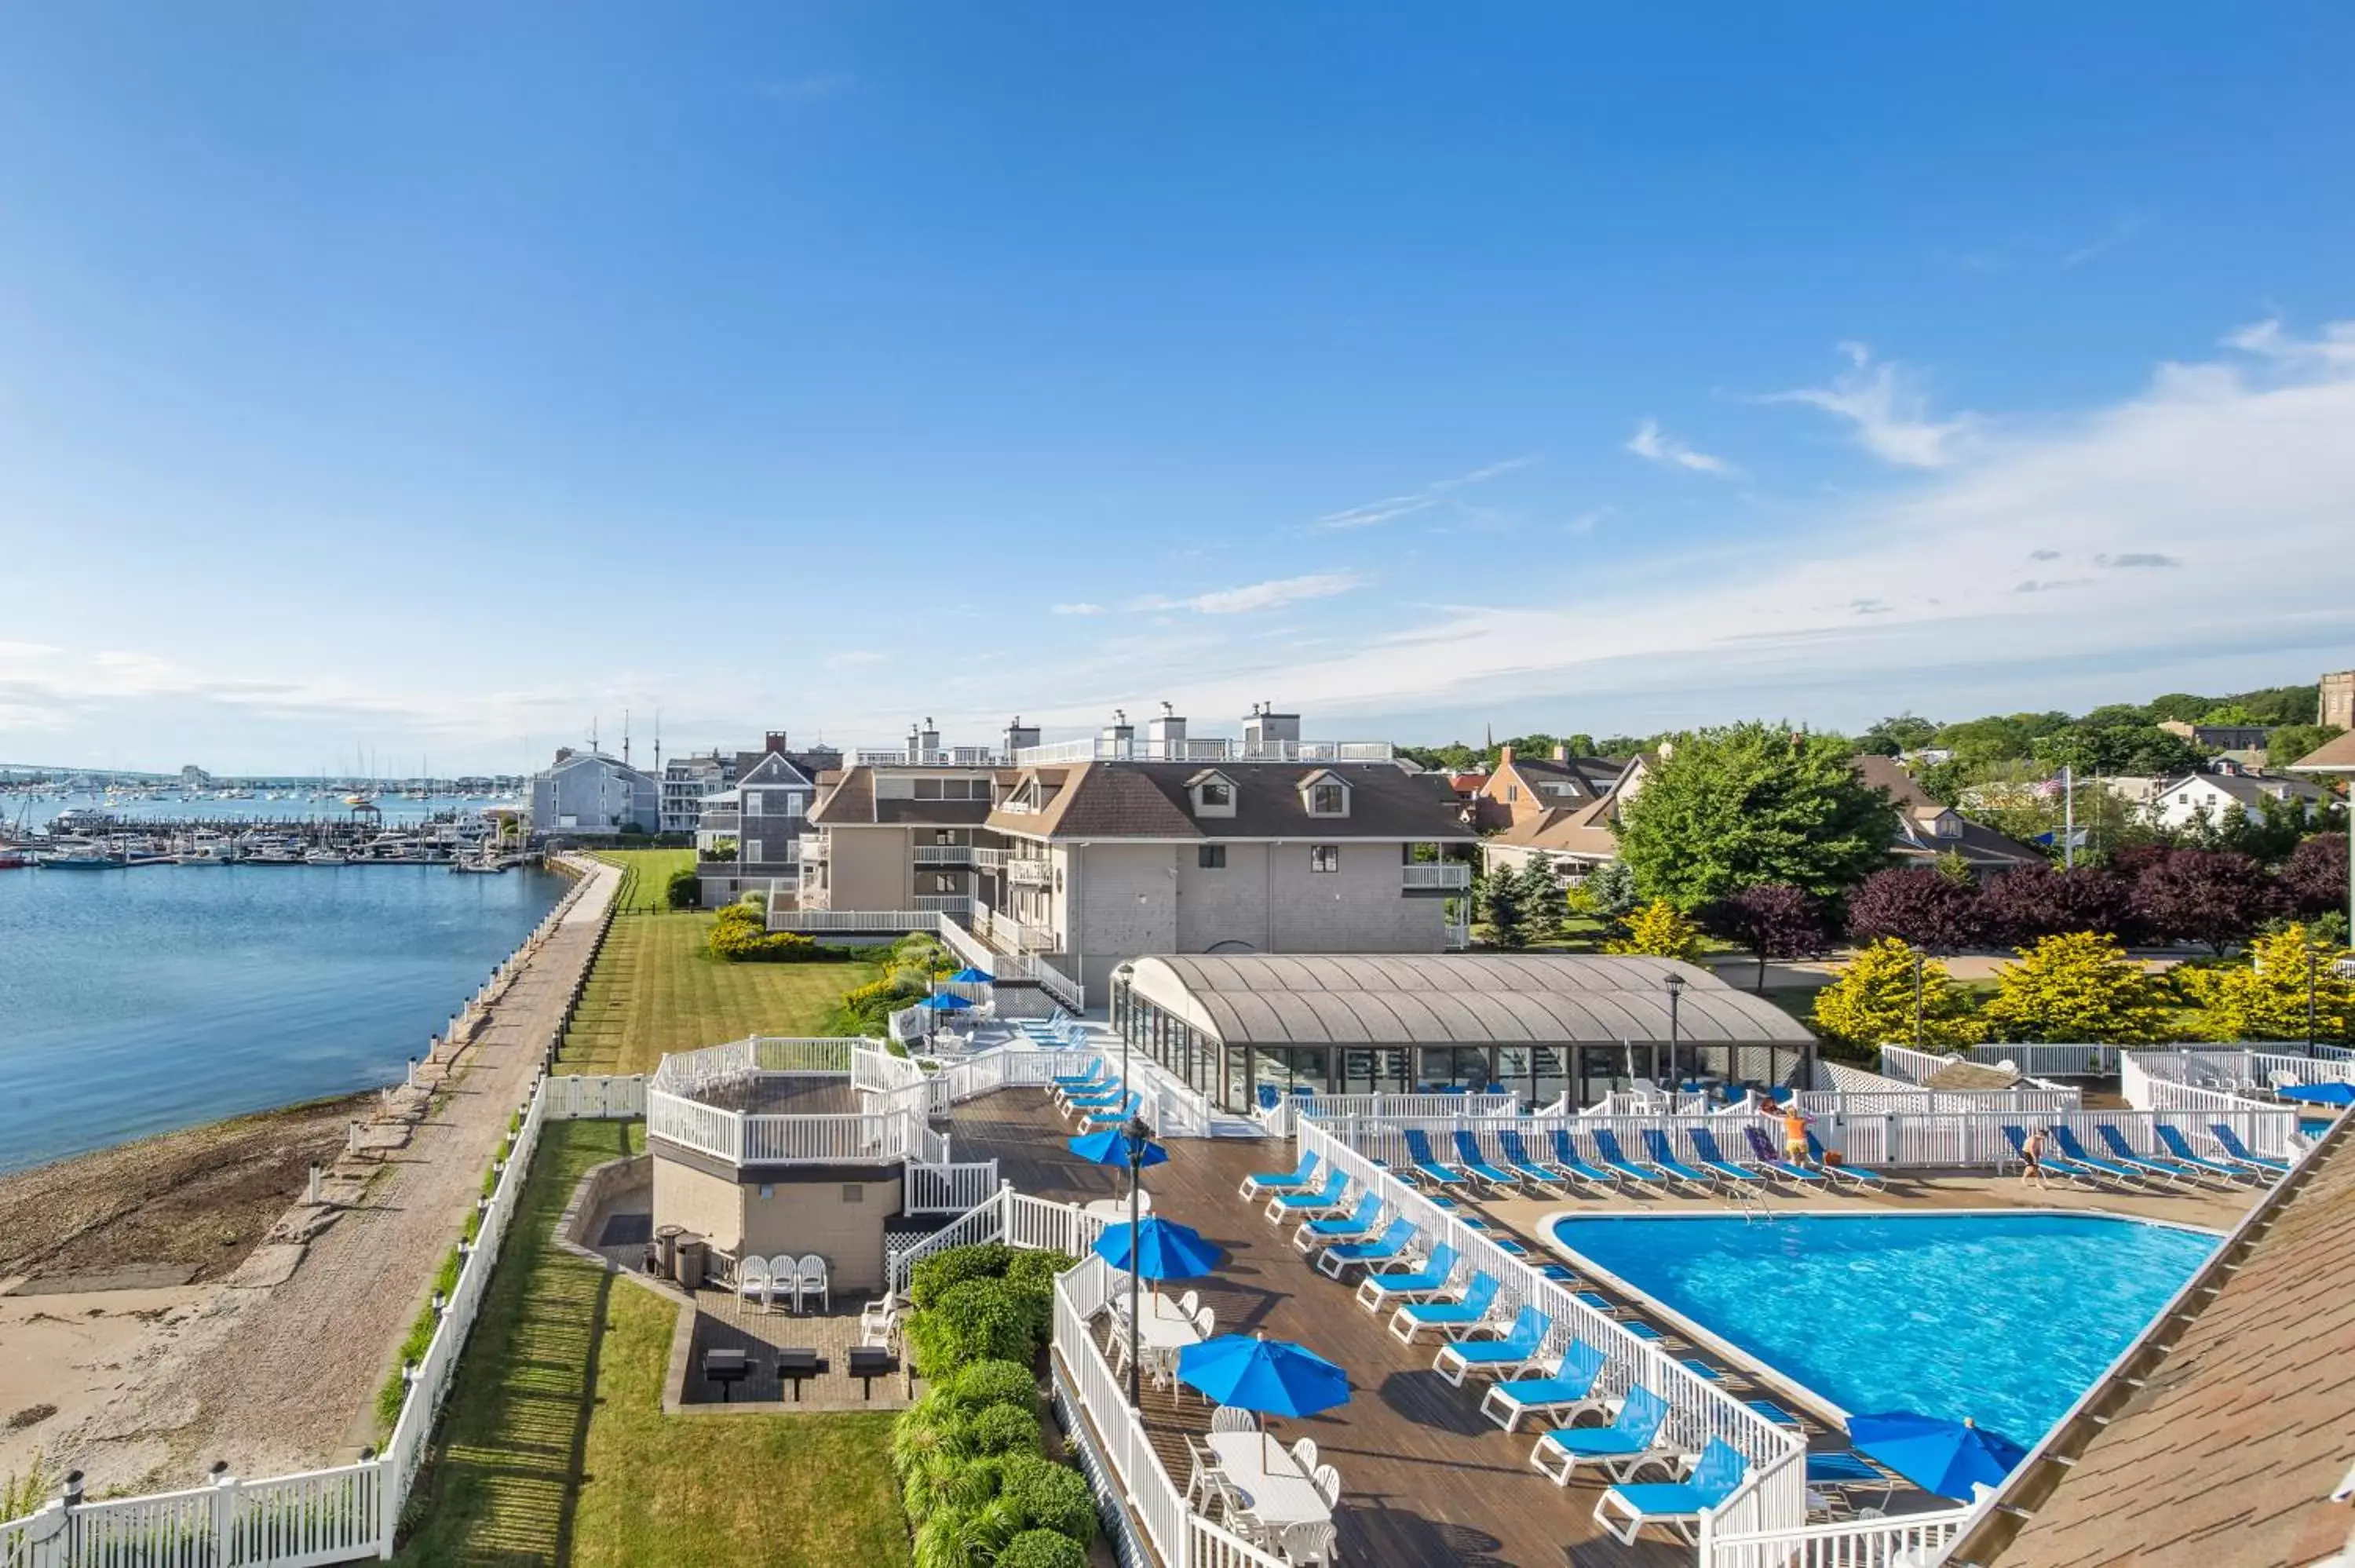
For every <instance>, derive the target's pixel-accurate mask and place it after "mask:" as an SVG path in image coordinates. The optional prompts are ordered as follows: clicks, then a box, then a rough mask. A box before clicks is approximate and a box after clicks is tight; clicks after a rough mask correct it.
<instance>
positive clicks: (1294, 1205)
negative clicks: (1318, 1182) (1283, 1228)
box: [1267, 1165, 1349, 1224]
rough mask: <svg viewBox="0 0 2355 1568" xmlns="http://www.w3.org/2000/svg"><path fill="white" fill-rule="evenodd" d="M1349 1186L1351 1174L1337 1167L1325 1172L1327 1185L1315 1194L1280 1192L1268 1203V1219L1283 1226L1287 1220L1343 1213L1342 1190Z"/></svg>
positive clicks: (1318, 1189) (1329, 1168)
mask: <svg viewBox="0 0 2355 1568" xmlns="http://www.w3.org/2000/svg"><path fill="white" fill-rule="evenodd" d="M1348 1184H1349V1173H1348V1171H1344V1170H1342V1169H1341V1168H1340V1167H1339V1166H1337V1165H1335V1166H1331V1167H1328V1168H1327V1170H1326V1172H1325V1185H1323V1186H1322V1187H1319V1188H1317V1189H1316V1191H1315V1192H1278V1193H1277V1194H1275V1196H1273V1197H1272V1198H1270V1199H1269V1200H1268V1201H1267V1217H1268V1218H1269V1220H1271V1221H1273V1222H1274V1223H1276V1224H1282V1223H1283V1222H1284V1219H1285V1218H1287V1217H1291V1218H1296V1219H1310V1218H1314V1217H1315V1216H1316V1215H1318V1214H1337V1213H1340V1212H1341V1210H1342V1207H1343V1204H1342V1202H1341V1192H1342V1190H1343V1189H1344V1188H1346V1187H1348Z"/></svg>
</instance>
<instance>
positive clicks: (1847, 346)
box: [1756, 341, 1979, 468]
mask: <svg viewBox="0 0 2355 1568" xmlns="http://www.w3.org/2000/svg"><path fill="white" fill-rule="evenodd" d="M1839 352H1840V354H1841V355H1842V356H1843V357H1844V358H1846V359H1847V360H1848V362H1849V368H1848V369H1847V370H1845V371H1843V372H1841V373H1840V374H1839V375H1838V376H1833V377H1832V381H1831V385H1830V386H1828V387H1799V388H1797V389H1796V390H1794V391H1789V392H1769V393H1767V394H1765V395H1764V397H1759V398H1758V399H1756V400H1757V401H1758V402H1761V403H1800V404H1805V405H1806V407H1808V408H1820V409H1822V410H1823V411H1824V412H1825V413H1827V414H1830V415H1833V416H1835V417H1837V418H1843V419H1847V420H1849V421H1850V422H1851V423H1852V424H1853V425H1854V426H1855V427H1856V438H1857V440H1859V441H1860V442H1862V443H1863V445H1864V448H1865V450H1867V451H1870V452H1871V453H1872V454H1873V455H1874V456H1875V457H1878V458H1880V459H1881V461H1884V462H1893V463H1897V464H1900V465H1901V466H1903V467H1906V468H1945V467H1947V466H1948V465H1949V464H1952V463H1954V462H1955V461H1959V460H1960V459H1961V457H1962V456H1963V449H1964V447H1965V445H1966V443H1967V442H1968V441H1969V440H1970V439H1971V438H1972V437H1973V436H1974V435H1975V434H1976V433H1977V429H1978V423H1979V422H1978V418H1977V416H1976V415H1972V414H1958V415H1956V416H1955V418H1951V419H1933V418H1930V417H1929V399H1928V397H1926V396H1924V395H1923V393H1922V392H1921V391H1920V390H1919V389H1917V388H1916V387H1914V386H1913V378H1912V377H1911V376H1909V375H1908V374H1907V373H1906V371H1905V369H1904V367H1903V366H1900V365H1897V364H1895V363H1893V362H1891V361H1887V360H1883V361H1881V362H1880V363H1877V364H1876V363H1875V362H1874V360H1873V357H1872V350H1871V349H1870V348H1869V347H1867V346H1866V345H1865V344H1860V343H1857V342H1854V341H1849V342H1844V343H1842V344H1839Z"/></svg>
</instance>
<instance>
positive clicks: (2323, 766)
mask: <svg viewBox="0 0 2355 1568" xmlns="http://www.w3.org/2000/svg"><path fill="white" fill-rule="evenodd" d="M2279 766H2281V767H2284V768H2288V769H2290V770H2291V771H2292V772H2297V771H2299V770H2302V769H2314V770H2317V771H2326V772H2333V773H2338V772H2355V730H2349V731H2348V732H2347V733H2346V734H2345V735H2342V736H2337V737H2335V738H2333V739H2330V740H2326V741H2324V742H2323V743H2322V744H2321V745H2320V746H2318V747H2316V748H2315V749H2314V750H2312V751H2309V752H2307V754H2306V755H2305V756H2304V757H2301V758H2298V759H2297V760H2296V761H2295V762H2285V763H2282V764H2280V765H2279Z"/></svg>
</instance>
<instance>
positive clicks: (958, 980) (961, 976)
mask: <svg viewBox="0 0 2355 1568" xmlns="http://www.w3.org/2000/svg"><path fill="white" fill-rule="evenodd" d="M949 979H950V980H952V981H954V983H955V984H958V985H995V984H996V983H997V977H996V975H994V974H991V973H990V972H989V971H988V970H987V969H975V968H974V967H973V966H972V965H971V964H967V965H966V966H965V967H964V968H963V969H959V970H957V972H956V973H954V974H953V975H951V976H949Z"/></svg>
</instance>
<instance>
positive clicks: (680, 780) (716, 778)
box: [662, 751, 736, 833]
mask: <svg viewBox="0 0 2355 1568" xmlns="http://www.w3.org/2000/svg"><path fill="white" fill-rule="evenodd" d="M735 782H736V758H733V757H732V756H722V755H721V754H720V753H719V752H718V751H713V752H711V753H710V754H709V755H708V756H703V757H674V758H671V759H670V760H669V761H668V762H666V763H664V764H663V770H662V831H663V832H666V833H692V832H695V831H696V829H697V827H698V825H699V824H700V822H701V821H702V818H703V807H704V802H705V801H707V800H709V799H710V798H711V797H712V796H714V795H718V794H720V793H721V792H723V791H724V790H726V789H728V788H729V787H730V785H732V784H734V783H735Z"/></svg>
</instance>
